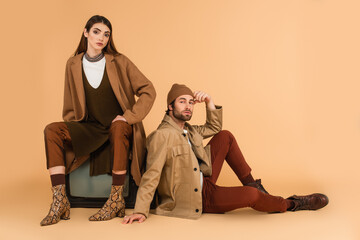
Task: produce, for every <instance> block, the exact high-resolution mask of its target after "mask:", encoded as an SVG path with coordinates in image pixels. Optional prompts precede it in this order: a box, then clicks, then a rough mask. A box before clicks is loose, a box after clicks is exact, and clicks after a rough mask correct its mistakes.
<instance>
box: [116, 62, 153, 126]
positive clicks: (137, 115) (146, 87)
mask: <svg viewBox="0 0 360 240" xmlns="http://www.w3.org/2000/svg"><path fill="white" fill-rule="evenodd" d="M123 57H125V56H123ZM125 59H126V61H127V66H126V75H127V77H128V79H129V81H130V84H131V87H132V90H133V92H134V93H135V95H136V96H137V97H138V99H137V101H136V103H135V104H134V105H133V107H132V108H131V109H127V110H125V112H124V115H123V116H124V118H125V119H126V121H127V122H128V123H129V124H134V123H137V122H140V121H141V120H143V119H144V118H145V116H146V115H147V114H148V113H149V112H150V109H151V107H152V105H153V104H154V101H155V98H156V92H155V88H154V86H153V84H152V83H151V82H150V81H149V80H148V79H147V78H146V77H145V76H144V74H142V73H141V72H140V70H139V69H138V68H137V67H136V66H135V64H134V63H132V62H131V61H130V60H129V59H128V58H127V57H125Z"/></svg>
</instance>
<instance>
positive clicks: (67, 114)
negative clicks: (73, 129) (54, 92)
mask: <svg viewBox="0 0 360 240" xmlns="http://www.w3.org/2000/svg"><path fill="white" fill-rule="evenodd" d="M70 74H71V71H70V61H68V62H67V63H66V69H65V87H64V105H63V113H62V117H63V119H64V121H65V122H69V121H72V120H74V119H75V112H74V107H73V102H72V96H71V90H70V83H69V81H70V79H71V77H70Z"/></svg>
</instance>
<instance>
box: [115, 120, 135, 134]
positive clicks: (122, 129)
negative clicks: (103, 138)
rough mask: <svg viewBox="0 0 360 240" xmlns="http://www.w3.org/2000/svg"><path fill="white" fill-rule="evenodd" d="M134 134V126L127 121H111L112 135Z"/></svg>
mask: <svg viewBox="0 0 360 240" xmlns="http://www.w3.org/2000/svg"><path fill="white" fill-rule="evenodd" d="M131 134H132V127H131V125H129V124H128V123H127V122H124V121H121V120H118V121H115V122H113V123H111V126H110V135H111V136H128V135H131Z"/></svg>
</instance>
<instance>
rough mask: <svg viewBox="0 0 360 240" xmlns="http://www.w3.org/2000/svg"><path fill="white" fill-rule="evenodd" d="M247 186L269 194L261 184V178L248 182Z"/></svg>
mask: <svg viewBox="0 0 360 240" xmlns="http://www.w3.org/2000/svg"><path fill="white" fill-rule="evenodd" d="M245 186H248V187H254V188H257V189H258V190H260V191H261V192H263V193H266V194H269V193H268V192H267V191H266V190H265V188H264V187H263V185H262V184H261V179H256V180H255V182H251V183H247V184H245Z"/></svg>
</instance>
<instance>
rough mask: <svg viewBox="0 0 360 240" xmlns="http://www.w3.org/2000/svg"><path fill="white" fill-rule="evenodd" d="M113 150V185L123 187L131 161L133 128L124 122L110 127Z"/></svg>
mask: <svg viewBox="0 0 360 240" xmlns="http://www.w3.org/2000/svg"><path fill="white" fill-rule="evenodd" d="M109 139H110V143H111V150H112V152H113V154H114V162H113V170H112V172H113V185H123V184H124V181H125V175H126V169H127V165H128V161H129V151H130V145H131V144H130V143H131V140H132V127H131V126H130V125H129V124H128V123H126V122H124V121H121V120H119V121H115V122H113V123H112V124H111V126H110V135H109Z"/></svg>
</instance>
